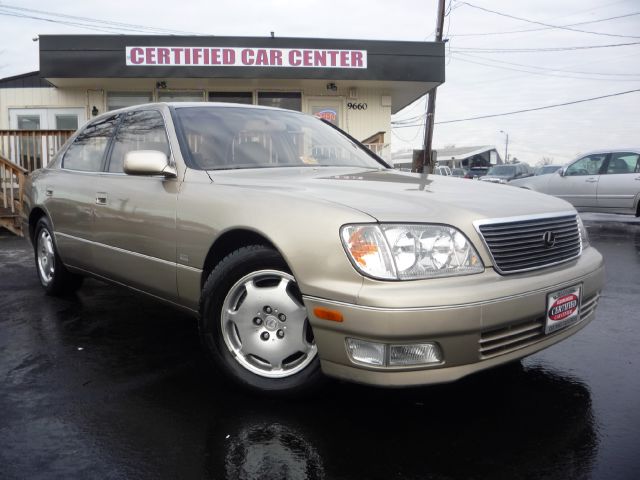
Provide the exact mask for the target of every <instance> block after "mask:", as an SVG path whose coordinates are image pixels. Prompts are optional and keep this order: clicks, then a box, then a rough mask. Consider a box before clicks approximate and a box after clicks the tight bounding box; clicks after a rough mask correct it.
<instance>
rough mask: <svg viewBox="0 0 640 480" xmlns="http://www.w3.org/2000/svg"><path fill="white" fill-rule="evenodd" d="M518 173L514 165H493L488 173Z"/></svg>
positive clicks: (511, 174)
mask: <svg viewBox="0 0 640 480" xmlns="http://www.w3.org/2000/svg"><path fill="white" fill-rule="evenodd" d="M515 174H516V167H514V166H513V165H496V166H495V167H491V168H490V169H489V171H488V172H487V175H496V176H499V177H511V176H513V175H515Z"/></svg>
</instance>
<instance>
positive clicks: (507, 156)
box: [500, 130, 509, 163]
mask: <svg viewBox="0 0 640 480" xmlns="http://www.w3.org/2000/svg"><path fill="white" fill-rule="evenodd" d="M500 133H504V134H505V135H506V136H507V141H506V142H505V145H504V163H509V134H508V133H507V132H505V131H504V130H500Z"/></svg>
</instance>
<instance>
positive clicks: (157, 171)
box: [124, 150, 178, 178]
mask: <svg viewBox="0 0 640 480" xmlns="http://www.w3.org/2000/svg"><path fill="white" fill-rule="evenodd" d="M124 173H126V174H128V175H162V176H164V177H167V178H175V177H177V176H178V173H177V172H176V169H175V168H174V167H172V166H171V165H169V159H168V158H167V156H166V155H165V154H164V153H162V152H160V151H158V150H136V151H133V152H129V153H127V154H126V155H125V156H124Z"/></svg>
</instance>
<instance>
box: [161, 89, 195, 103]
mask: <svg viewBox="0 0 640 480" xmlns="http://www.w3.org/2000/svg"><path fill="white" fill-rule="evenodd" d="M158 101H159V102H202V101H204V94H203V93H202V92H167V91H164V90H159V91H158Z"/></svg>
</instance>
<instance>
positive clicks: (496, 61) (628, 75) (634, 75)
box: [456, 52, 640, 78]
mask: <svg viewBox="0 0 640 480" xmlns="http://www.w3.org/2000/svg"><path fill="white" fill-rule="evenodd" d="M456 55H463V56H465V57H471V58H473V59H480V60H486V61H488V62H494V63H502V64H505V65H514V66H516V67H524V68H534V69H537V70H548V71H551V72H563V73H578V74H585V75H602V76H606V77H609V76H612V77H638V78H640V72H638V73H611V72H586V71H584V70H564V69H561V68H549V67H541V66H538V65H527V64H523V63H514V62H505V61H504V60H495V59H493V58H487V57H481V56H479V55H474V54H471V53H462V52H457V53H456Z"/></svg>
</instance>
